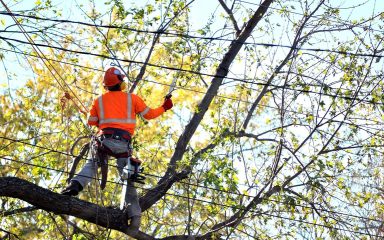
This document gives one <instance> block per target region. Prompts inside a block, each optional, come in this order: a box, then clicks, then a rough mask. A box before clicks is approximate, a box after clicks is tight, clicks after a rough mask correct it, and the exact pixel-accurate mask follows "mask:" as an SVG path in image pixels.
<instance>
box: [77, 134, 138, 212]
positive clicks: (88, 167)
mask: <svg viewBox="0 0 384 240" xmlns="http://www.w3.org/2000/svg"><path fill="white" fill-rule="evenodd" d="M101 143H102V144H103V145H104V146H106V147H108V148H109V149H110V150H111V151H112V152H113V153H115V154H118V153H124V152H127V151H128V147H129V145H128V143H127V142H124V141H120V140H116V139H111V138H106V139H104V140H103V141H102V142H101ZM127 161H128V158H117V170H118V171H119V174H120V176H121V175H122V173H123V168H124V166H126V165H127V164H128V162H127ZM96 171H97V159H92V158H91V159H89V160H87V162H86V163H85V165H84V166H83V168H82V169H81V171H80V172H79V173H78V174H77V175H76V176H75V177H74V178H72V181H73V180H75V181H78V182H79V183H80V184H81V186H83V188H84V187H85V186H87V184H88V183H89V182H91V181H92V179H93V178H94V177H95V176H96ZM125 205H126V206H127V215H128V218H131V217H133V216H140V215H141V208H140V205H139V199H138V196H137V191H136V188H135V187H134V184H133V182H130V183H129V184H128V186H127V192H126V194H125Z"/></svg>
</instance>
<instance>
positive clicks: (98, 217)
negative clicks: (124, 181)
mask: <svg viewBox="0 0 384 240" xmlns="http://www.w3.org/2000/svg"><path fill="white" fill-rule="evenodd" d="M0 196H4V197H12V198H18V199H20V200H23V201H26V202H28V203H29V204H31V205H33V206H34V208H36V209H42V210H45V211H48V212H52V213H54V214H56V215H60V216H61V215H62V214H65V215H71V216H74V217H77V218H80V219H83V220H86V221H88V222H91V223H94V224H97V225H99V226H101V227H105V228H108V229H113V230H116V231H119V232H122V233H125V234H127V235H129V236H132V237H134V238H136V239H142V240H154V239H157V238H154V237H152V236H150V235H148V234H146V233H144V232H141V231H139V232H138V233H137V234H135V232H133V231H132V230H131V229H130V228H129V226H128V224H127V223H128V219H127V216H126V215H125V213H124V212H123V211H121V210H119V209H115V208H110V207H102V206H99V205H97V204H93V203H90V202H86V201H83V200H80V199H78V198H74V197H69V196H64V195H61V194H58V193H55V192H52V191H50V190H48V189H45V188H42V187H39V186H37V185H36V184H33V183H31V182H28V181H26V180H23V179H20V178H16V177H0ZM71 225H73V224H71ZM74 227H75V228H76V229H77V230H80V229H79V228H78V227H77V226H76V225H75V226H74ZM80 231H82V230H80ZM82 232H84V231H82ZM87 234H91V233H87ZM162 239H174V240H182V239H196V240H198V239H207V238H203V236H195V235H174V236H168V237H165V238H162Z"/></svg>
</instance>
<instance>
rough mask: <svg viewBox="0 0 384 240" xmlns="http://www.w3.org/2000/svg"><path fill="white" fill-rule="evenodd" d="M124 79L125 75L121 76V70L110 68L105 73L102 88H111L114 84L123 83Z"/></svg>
mask: <svg viewBox="0 0 384 240" xmlns="http://www.w3.org/2000/svg"><path fill="white" fill-rule="evenodd" d="M124 78H125V75H123V74H122V72H121V70H119V69H117V68H114V67H111V68H108V70H107V71H105V74H104V81H103V85H104V87H112V86H115V85H116V84H119V83H123V82H124Z"/></svg>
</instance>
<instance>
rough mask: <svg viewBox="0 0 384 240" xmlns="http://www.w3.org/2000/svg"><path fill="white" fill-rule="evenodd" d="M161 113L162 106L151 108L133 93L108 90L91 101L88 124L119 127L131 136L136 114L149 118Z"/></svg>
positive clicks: (162, 111)
mask: <svg viewBox="0 0 384 240" xmlns="http://www.w3.org/2000/svg"><path fill="white" fill-rule="evenodd" d="M163 113H164V108H163V107H158V108H155V109H151V108H149V107H147V105H146V104H145V102H144V101H143V99H141V98H140V97H139V96H137V95H135V94H133V93H125V92H122V91H109V92H106V93H104V94H103V95H101V96H100V97H98V98H97V99H95V100H94V101H93V104H92V108H91V110H90V112H89V118H88V124H89V125H93V126H98V127H99V128H100V129H104V128H119V129H122V130H125V131H128V132H129V133H130V134H131V135H132V136H133V134H134V132H135V126H136V114H140V115H141V116H142V117H144V118H145V119H148V120H149V119H153V118H157V117H158V116H160V115H161V114H163Z"/></svg>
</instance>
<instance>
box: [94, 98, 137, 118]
mask: <svg viewBox="0 0 384 240" xmlns="http://www.w3.org/2000/svg"><path fill="white" fill-rule="evenodd" d="M97 101H98V103H99V110H100V121H99V124H104V123H132V124H135V123H136V119H135V118H134V119H132V118H131V117H132V96H131V94H130V93H128V95H127V117H126V118H105V116H104V106H103V96H100V97H99V98H98V100H97Z"/></svg>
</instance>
